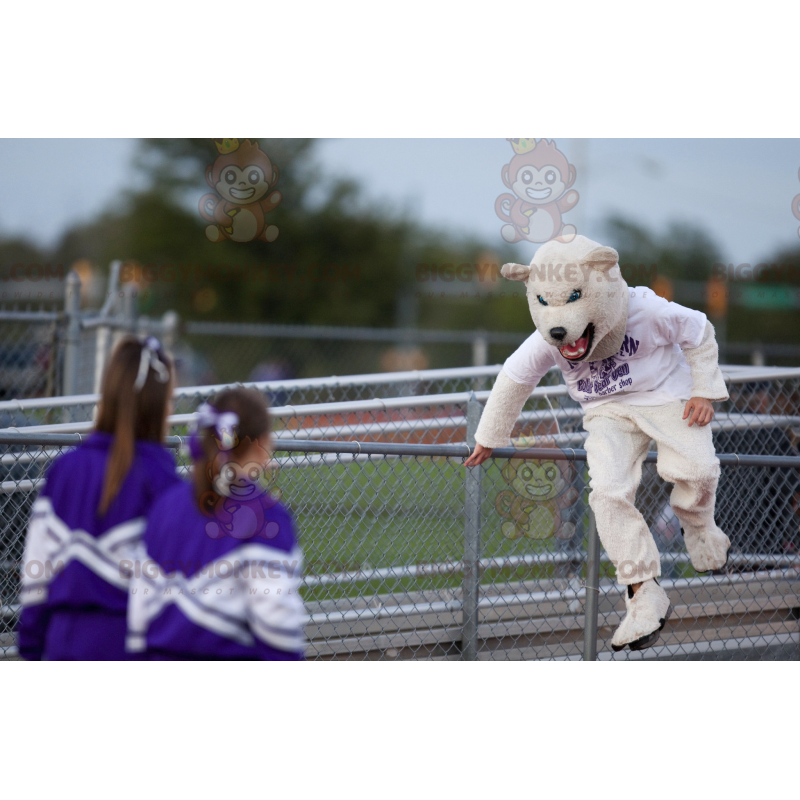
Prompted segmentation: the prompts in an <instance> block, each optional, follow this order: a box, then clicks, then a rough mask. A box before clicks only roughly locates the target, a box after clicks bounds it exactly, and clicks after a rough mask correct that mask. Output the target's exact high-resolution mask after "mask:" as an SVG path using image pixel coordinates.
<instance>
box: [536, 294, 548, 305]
mask: <svg viewBox="0 0 800 800" xmlns="http://www.w3.org/2000/svg"><path fill="white" fill-rule="evenodd" d="M536 299H537V300H538V301H539V302H540V303H541V304H542V305H543V306H546V305H547V300H545V299H544V297H542V296H541V295H540V294H537V295H536Z"/></svg>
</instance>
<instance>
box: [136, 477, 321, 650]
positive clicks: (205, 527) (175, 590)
mask: <svg viewBox="0 0 800 800" xmlns="http://www.w3.org/2000/svg"><path fill="white" fill-rule="evenodd" d="M251 504H252V501H251ZM240 505H241V506H242V508H241V509H239V510H238V513H232V514H228V512H227V511H226V523H225V525H224V526H220V525H218V524H216V523H215V522H214V521H213V520H211V519H210V518H209V517H208V516H205V515H204V514H203V513H201V511H200V509H199V508H198V504H197V500H196V497H195V491H194V488H193V487H192V486H190V485H188V484H182V485H180V486H177V487H175V488H173V489H171V490H170V491H169V492H167V493H166V494H164V495H163V496H162V497H161V498H160V499H159V501H158V502H157V503H156V504H155V506H154V507H153V510H152V513H151V514H150V517H149V521H148V524H147V529H146V531H145V533H144V536H143V538H142V542H141V545H140V552H139V553H138V555H137V558H136V562H135V564H134V565H133V571H134V577H133V578H132V580H131V585H130V600H129V605H128V627H129V635H128V647H129V649H130V650H132V651H135V652H143V653H146V656H147V657H148V658H150V659H155V660H160V659H169V660H172V659H176V660H195V659H197V660H218V659H243V660H255V659H262V660H272V661H275V660H282V661H287V660H301V659H303V658H304V650H305V645H306V640H305V631H304V628H305V622H306V612H305V607H304V605H303V600H302V598H301V597H300V594H299V590H300V583H301V578H302V558H303V557H302V552H301V550H300V547H299V546H298V544H297V540H296V537H295V532H294V524H293V522H292V517H291V515H290V514H289V511H288V510H287V509H286V508H285V507H284V506H282V505H281V504H280V503H278V502H273V503H269V504H265V503H263V502H261V501H255V505H254V508H253V509H249V508H248V506H249V505H250V504H248V502H247V501H246V500H243V501H241V504H240ZM236 511H237V510H236V509H234V512H236ZM255 518H258V519H259V524H258V525H257V526H254V525H253V524H252V522H253V519H255Z"/></svg>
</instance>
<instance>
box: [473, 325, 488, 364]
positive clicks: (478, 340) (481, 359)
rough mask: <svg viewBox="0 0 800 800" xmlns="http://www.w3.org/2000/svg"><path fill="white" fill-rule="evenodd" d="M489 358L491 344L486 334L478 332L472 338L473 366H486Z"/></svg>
mask: <svg viewBox="0 0 800 800" xmlns="http://www.w3.org/2000/svg"><path fill="white" fill-rule="evenodd" d="M488 360H489V345H488V342H487V341H486V336H484V335H482V334H480V333H478V334H477V335H476V336H475V338H474V339H473V340H472V366H473V367H485V366H486V362H487V361H488Z"/></svg>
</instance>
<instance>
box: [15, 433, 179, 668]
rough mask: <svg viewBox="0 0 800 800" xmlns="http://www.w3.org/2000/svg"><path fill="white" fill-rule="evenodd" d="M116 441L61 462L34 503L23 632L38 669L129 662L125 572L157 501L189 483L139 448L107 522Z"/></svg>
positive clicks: (148, 446) (155, 449) (105, 438)
mask: <svg viewBox="0 0 800 800" xmlns="http://www.w3.org/2000/svg"><path fill="white" fill-rule="evenodd" d="M113 441H114V438H113V436H112V435H111V434H108V433H100V432H94V433H92V434H91V435H90V436H89V437H88V439H87V440H86V441H85V442H84V443H83V444H81V445H80V446H79V447H77V448H76V449H75V450H73V451H71V452H69V453H65V454H64V455H63V456H61V457H60V458H58V459H56V460H55V461H54V462H53V463H52V464H51V465H50V467H49V469H48V471H47V477H46V481H45V486H44V488H43V489H42V490H41V492H40V493H39V496H38V497H37V498H36V500H35V501H34V503H33V509H32V512H31V520H30V524H29V526H28V532H27V537H26V541H25V553H24V556H23V564H22V587H21V593H20V600H21V604H22V613H21V615H20V619H19V623H18V624H17V645H18V648H19V653H20V655H21V656H23V657H24V658H26V659H29V660H40V659H46V660H81V661H82V660H90V661H94V660H126V659H129V658H131V656H130V655H129V654H128V653H127V652H126V650H125V637H126V613H127V606H128V583H129V580H130V577H129V573H128V572H127V569H126V566H125V563H124V562H126V561H129V560H130V559H131V557H132V552H133V548H134V547H135V545H136V543H137V542H138V541H139V539H140V538H141V536H142V533H143V531H144V529H145V517H146V516H147V514H148V513H149V512H150V509H151V507H152V505H153V503H154V502H155V500H156V499H157V498H158V497H159V496H160V495H162V494H163V493H164V492H165V491H167V490H168V489H170V488H171V487H174V486H175V485H176V484H178V483H181V481H180V478H179V477H178V475H177V473H176V470H175V461H174V458H173V456H172V454H171V453H170V452H169V451H168V450H166V449H165V448H164V447H163V446H162V445H161V444H159V443H158V442H150V441H137V442H136V445H135V455H134V459H133V463H132V465H131V468H130V470H129V472H128V474H127V475H126V476H125V480H124V481H123V483H122V486H121V487H120V490H119V493H118V494H117V496H116V497H115V498H114V500H113V501H112V503H111V505H110V506H109V508H108V511H107V512H106V513H105V514H104V515H103V516H98V514H97V508H98V506H99V504H100V498H101V495H102V492H103V483H104V477H105V470H106V462H107V461H108V457H109V453H110V450H111V447H112V444H113Z"/></svg>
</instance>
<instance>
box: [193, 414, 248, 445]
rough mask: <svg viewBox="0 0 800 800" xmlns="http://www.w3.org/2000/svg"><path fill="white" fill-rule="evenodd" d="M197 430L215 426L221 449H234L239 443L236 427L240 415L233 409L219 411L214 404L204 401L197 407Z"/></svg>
mask: <svg viewBox="0 0 800 800" xmlns="http://www.w3.org/2000/svg"><path fill="white" fill-rule="evenodd" d="M195 425H196V428H195V430H201V429H202V428H213V429H214V431H215V432H216V434H217V436H216V439H217V446H218V447H219V449H220V450H233V448H234V447H236V445H237V444H238V443H239V438H238V436H237V435H236V427H237V426H238V425H239V415H238V414H236V413H234V412H233V411H217V409H216V408H214V406H212V405H210V404H208V403H203V405H201V406H200V408H198V409H197V419H196V421H195Z"/></svg>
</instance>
